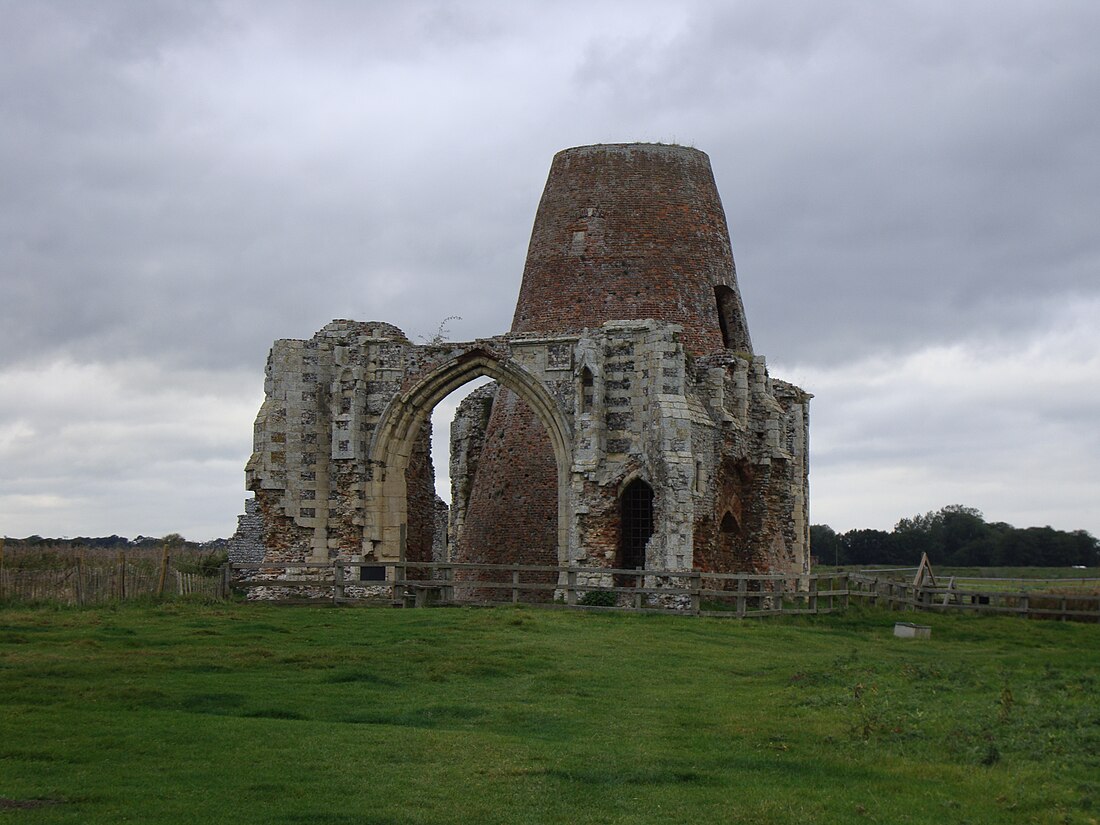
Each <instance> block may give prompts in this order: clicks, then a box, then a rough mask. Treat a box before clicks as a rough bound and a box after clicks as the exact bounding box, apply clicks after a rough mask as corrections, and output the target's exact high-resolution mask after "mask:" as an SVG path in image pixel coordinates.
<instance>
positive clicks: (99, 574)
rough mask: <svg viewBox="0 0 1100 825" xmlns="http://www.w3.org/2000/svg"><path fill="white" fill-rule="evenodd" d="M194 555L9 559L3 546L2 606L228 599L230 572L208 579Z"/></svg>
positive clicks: (28, 555) (27, 555) (23, 554)
mask: <svg viewBox="0 0 1100 825" xmlns="http://www.w3.org/2000/svg"><path fill="white" fill-rule="evenodd" d="M192 555H193V554H190V555H187V556H183V557H181V558H175V557H174V556H173V555H172V553H171V552H170V551H169V550H168V549H167V548H165V549H163V550H160V551H152V552H150V551H135V552H128V553H123V552H102V551H101V552H88V553H84V552H78V551H73V552H68V553H61V554H59V553H49V554H36V553H35V552H34V551H33V550H20V551H16V552H13V551H12V550H11V548H8V550H7V552H6V553H5V551H4V548H3V547H2V545H0V602H50V603H54V604H68V605H80V606H83V605H94V604H102V603H105V602H111V601H122V600H127V599H140V598H168V597H175V596H199V597H204V598H208V599H221V598H225V597H226V596H228V594H229V591H228V572H229V571H228V568H227V567H225V566H222V567H221V568H218V569H215V570H213V571H211V572H213V573H214V575H203V574H202V573H201V572H198V571H196V570H195V569H194V568H195V567H196V564H195V560H194V558H193V557H192Z"/></svg>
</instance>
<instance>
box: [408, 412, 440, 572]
mask: <svg viewBox="0 0 1100 825" xmlns="http://www.w3.org/2000/svg"><path fill="white" fill-rule="evenodd" d="M405 487H406V490H407V493H408V529H407V531H406V533H405V558H406V559H408V560H409V561H429V562H430V561H431V560H432V541H433V539H434V536H435V470H434V468H433V467H432V424H431V420H428V421H426V422H425V423H424V426H423V427H421V429H420V434H419V435H418V436H417V437H416V441H415V442H413V448H412V452H411V453H410V455H409V466H408V467H407V468H406V470H405Z"/></svg>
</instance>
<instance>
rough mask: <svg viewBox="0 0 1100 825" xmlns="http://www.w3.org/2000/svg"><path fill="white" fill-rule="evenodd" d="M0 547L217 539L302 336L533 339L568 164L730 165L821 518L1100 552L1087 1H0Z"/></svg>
mask: <svg viewBox="0 0 1100 825" xmlns="http://www.w3.org/2000/svg"><path fill="white" fill-rule="evenodd" d="M0 21H2V22H0V336H2V339H0V340H2V348H0V534H6V535H9V536H25V535H28V534H31V533H38V534H41V535H52V536H75V535H109V534H111V533H119V534H122V535H128V536H131V537H132V536H135V535H138V534H144V535H157V536H159V535H163V534H165V533H168V532H180V533H183V534H184V535H185V536H187V537H188V538H192V539H208V538H212V537H215V536H226V535H228V534H230V533H231V532H232V531H233V529H234V527H235V523H236V521H235V516H236V514H237V513H239V512H241V510H242V501H243V499H244V498H245V495H246V493H245V490H244V464H245V461H246V460H247V458H248V455H249V453H250V452H251V446H252V445H251V437H252V419H253V418H254V416H255V414H256V411H257V409H258V408H259V405H260V402H261V400H262V394H263V366H264V360H265V358H266V355H267V350H268V348H269V347H270V346H271V343H272V341H273V340H274V339H276V338H308V337H309V336H310V335H312V334H313V332H315V331H316V330H317V329H319V328H320V327H321V326H323V325H324V324H325V323H327V322H328V321H330V320H331V319H333V318H353V319H357V320H385V321H388V322H390V323H394V324H396V325H397V326H399V327H401V328H402V329H403V330H405V332H406V333H407V334H408V335H409V337H410V338H412V339H413V340H417V336H425V337H430V336H431V335H432V334H433V333H434V332H435V330H436V328H437V327H438V325H439V323H440V322H441V321H442V320H443V319H444V318H445V317H446V316H449V315H459V316H461V320H457V321H451V322H449V323H448V325H447V326H448V328H449V329H450V334H451V337H452V339H454V340H468V339H472V338H475V337H479V336H489V335H495V334H499V333H501V332H504V331H506V330H507V329H508V327H509V325H510V322H511V316H512V310H513V308H514V306H515V300H516V296H517V293H518V290H519V280H520V275H521V272H522V268H523V260H524V255H525V252H526V245H527V240H528V237H529V234H530V228H531V222H532V219H533V217H534V213H535V207H536V205H537V203H538V198H539V196H540V194H541V190H542V186H543V183H544V182H545V179H546V174H547V171H548V169H549V165H550V160H551V158H552V156H553V154H554V153H555V152H556V151H558V150H560V149H562V148H565V147H568V146H575V145H580V144H588V143H604V142H625V141H661V142H676V143H682V144H686V145H690V146H695V147H697V148H699V149H702V150H704V151H706V152H707V153H708V154H709V155H710V157H711V161H712V164H713V167H714V172H715V178H716V180H717V183H718V188H719V191H720V193H721V195H722V200H723V203H724V205H725V208H726V213H727V217H728V220H729V225H730V231H731V234H732V236H733V247H734V257H735V259H736V261H737V268H738V277H739V280H740V284H741V289H742V293H743V297H744V302H745V307H746V312H747V315H748V321H749V326H750V329H751V333H752V338H753V342H754V344H755V346H756V349H757V352H758V353H761V354H764V355H766V356H767V358H768V364H769V368H770V371H771V374H772V375H773V376H774V377H778V378H783V379H786V380H790V381H793V382H795V383H797V384H799V385H801V386H802V387H804V388H805V389H807V390H808V391H810V392H812V393H814V395H815V399H814V401H813V402H812V406H811V430H810V433H811V445H812V446H811V474H810V484H811V520H812V521H813V522H814V523H828V524H830V525H832V526H833V527H834V528H835V529H837V530H838V531H843V530H847V529H850V528H853V527H878V528H882V529H890V528H891V527H892V526H893V524H894V523H895V522H896V521H897V520H898V519H899V518H900V517H902V516H909V515H913V514H915V513H919V512H924V511H927V510H932V509H938V508H940V507H942V506H944V505H947V504H955V503H958V504H966V505H969V506H973V507H977V508H979V509H980V510H982V511H983V512H984V513H985V515H986V517H987V519H989V520H997V521H1007V522H1009V523H1011V524H1014V525H1016V526H1019V527H1026V526H1031V525H1045V524H1050V525H1052V526H1054V527H1057V528H1060V529H1067V530H1072V529H1087V530H1089V531H1091V532H1092V533H1093V534H1094V535H1100V508H1098V504H1097V503H1098V502H1100V472H1098V470H1097V459H1100V426H1098V422H1100V323H1098V319H1100V229H1098V227H1100V48H1097V43H1098V42H1100V4H1098V3H1096V2H1095V0H1081V2H1069V1H1067V2H1060V0H1049V1H1048V2H1014V0H988V2H967V0H950V2H935V0H921V2H890V1H889V0H862V1H861V2H856V1H855V0H853V1H852V2H839V1H838V2H831V1H829V2H826V1H814V2H809V1H808V2H801V3H796V2H776V0H758V1H756V0H754V1H753V2H732V1H731V2H706V1H705V0H700V2H668V0H662V2H647V1H646V0H629V2H602V0H585V2H569V1H568V0H557V2H554V3H524V2H516V1H515V0H512V2H442V0H438V1H437V2H415V1H414V0H403V2H400V3H397V2H385V3H383V2H366V0H357V1H355V2H353V1H352V0H347V1H346V2H338V1H337V0H331V1H330V2H326V1H325V0H311V1H310V2H308V3H306V2H300V3H291V2H278V1H277V0H263V1H262V2H260V1H259V0H257V2H252V3H250V2H218V0H209V1H208V2H203V1H202V0H180V1H179V2H157V0H131V2H109V1H108V0H97V1H96V2H83V1H82V0H72V2H48V1H47V0H0Z"/></svg>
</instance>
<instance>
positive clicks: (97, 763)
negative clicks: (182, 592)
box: [0, 602, 1100, 825]
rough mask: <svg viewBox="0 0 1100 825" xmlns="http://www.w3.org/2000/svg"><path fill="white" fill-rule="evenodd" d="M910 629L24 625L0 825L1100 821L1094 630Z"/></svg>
mask: <svg viewBox="0 0 1100 825" xmlns="http://www.w3.org/2000/svg"><path fill="white" fill-rule="evenodd" d="M896 619H907V620H912V619H914V614H906V615H902V614H889V613H883V612H876V611H866V610H864V611H853V612H851V613H849V614H847V615H846V616H832V617H819V618H816V619H768V620H757V621H742V622H738V621H731V620H722V619H699V618H691V617H677V616H629V615H615V614H606V613H601V614H586V613H564V612H555V611H548V610H538V609H512V608H499V609H493V610H473V609H428V610H388V609H331V608H327V609H326V608H279V607H272V606H267V605H238V604H233V605H221V606H207V605H199V604H187V603H180V602H176V603H170V604H164V605H160V606H154V605H145V606H122V607H115V608H103V609H95V610H84V611H79V610H75V609H74V610H56V609H48V608H39V609H27V608H14V607H8V608H5V609H2V610H0V822H4V821H13V822H14V821H19V822H29V823H55V822H81V823H85V822H88V823H91V822H142V823H153V822H181V823H182V822H197V823H198V822H218V823H226V822H233V823H252V822H255V823H314V822H316V823H368V825H371V824H372V823H373V824H374V825H380V824H381V823H452V822H453V823H458V822H462V823H526V822H531V823H535V822H538V823H543V822H545V823H551V822H552V823H618V822H622V823H628V822H629V823H646V822H654V823H656V822H661V823H668V822H675V823H679V822H714V823H740V822H744V823H799V824H800V825H803V824H804V823H808V822H821V823H843V822H859V823H871V822H878V823H904V822H928V823H932V822H935V823H942V822H952V823H962V822H971V823H995V822H1012V823H1017V822H1021V823H1028V822H1039V823H1095V822H1097V821H1100V698H1098V697H1100V668H1098V665H1100V627H1097V626H1096V625H1079V624H1068V623H1054V622H1034V621H1033V622H1027V621H1022V620H1019V619H1014V618H984V617H967V616H961V617H960V616H938V615H926V614H921V615H920V616H919V617H917V619H918V620H919V621H920V622H922V623H925V624H930V625H932V627H933V635H932V639H931V640H930V641H914V640H900V639H895V638H894V637H893V635H892V626H893V622H894V621H895V620H896ZM17 806H18V807H17Z"/></svg>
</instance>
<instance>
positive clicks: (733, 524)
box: [718, 513, 738, 533]
mask: <svg viewBox="0 0 1100 825" xmlns="http://www.w3.org/2000/svg"><path fill="white" fill-rule="evenodd" d="M718 529H720V530H721V531H722V532H723V533H736V532H737V530H738V524H737V519H735V518H734V517H733V513H726V514H725V515H724V516H722V524H721V526H720V527H719V528H718Z"/></svg>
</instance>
